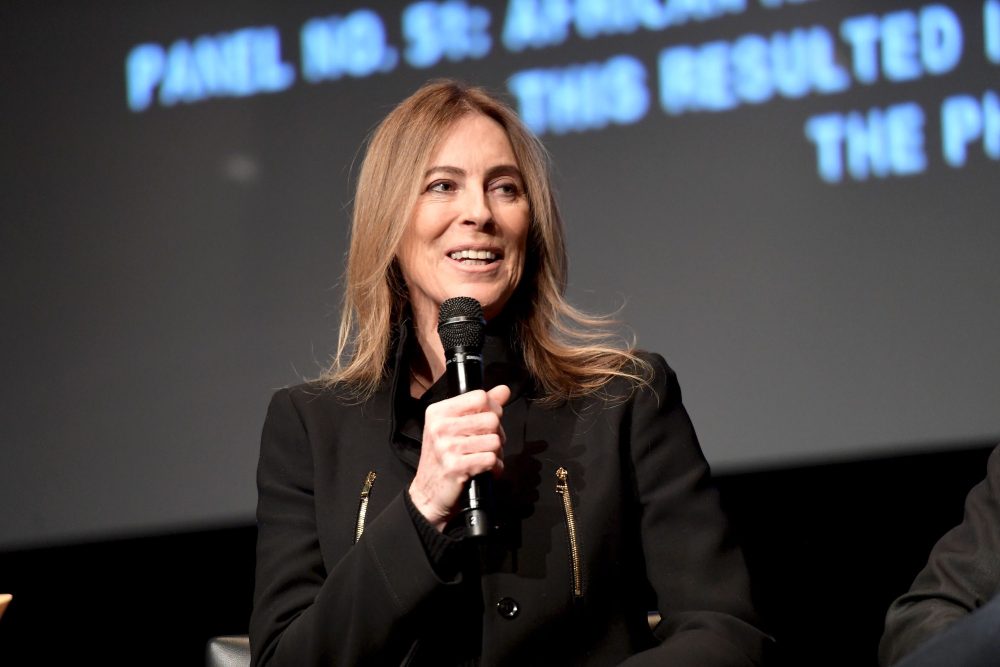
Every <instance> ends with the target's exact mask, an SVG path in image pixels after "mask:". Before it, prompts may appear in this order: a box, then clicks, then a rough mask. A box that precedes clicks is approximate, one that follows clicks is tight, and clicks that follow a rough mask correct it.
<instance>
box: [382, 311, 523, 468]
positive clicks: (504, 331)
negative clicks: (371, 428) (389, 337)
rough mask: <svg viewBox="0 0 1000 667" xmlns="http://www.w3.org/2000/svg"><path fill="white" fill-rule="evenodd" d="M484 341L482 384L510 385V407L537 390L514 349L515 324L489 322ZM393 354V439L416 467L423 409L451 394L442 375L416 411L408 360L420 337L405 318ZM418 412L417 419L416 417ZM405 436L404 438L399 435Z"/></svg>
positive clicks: (399, 452) (491, 385)
mask: <svg viewBox="0 0 1000 667" xmlns="http://www.w3.org/2000/svg"><path fill="white" fill-rule="evenodd" d="M485 334H486V335H485V338H484V342H483V362H484V367H483V384H484V386H485V388H486V389H491V388H493V387H495V386H497V385H498V384H506V385H507V386H509V387H510V390H511V397H510V401H508V406H509V405H511V404H513V403H514V402H515V401H518V400H520V399H521V398H522V397H524V396H530V395H531V394H532V393H533V391H534V383H532V382H531V377H530V375H529V374H528V371H527V368H525V366H524V362H523V360H522V358H521V355H520V354H519V353H518V352H517V351H516V349H515V342H514V336H513V335H512V334H513V327H512V326H511V325H510V324H509V323H508V322H506V321H505V320H503V318H497V319H495V320H493V321H491V322H490V323H489V324H487V325H486V331H485ZM393 338H394V343H393V344H394V347H395V349H394V350H393V353H392V355H391V357H390V359H391V362H390V363H391V364H392V366H391V368H390V378H391V380H390V394H389V396H390V397H391V406H392V408H391V412H390V414H391V417H390V422H391V442H392V443H393V445H394V448H395V449H396V452H397V454H398V455H399V456H400V458H402V459H403V460H404V461H406V462H408V463H411V464H412V465H413V467H414V468H416V465H417V462H418V461H419V443H420V439H421V436H422V434H423V422H424V419H423V411H424V409H425V408H426V405H428V404H430V403H434V402H436V401H440V400H443V399H444V398H446V397H447V396H448V387H447V378H446V377H445V376H442V377H440V378H439V379H438V381H437V382H435V383H434V384H433V385H432V386H431V387H430V388H429V389H428V390H427V392H426V393H425V394H424V396H423V397H421V399H418V400H420V402H421V403H422V405H421V406H420V408H419V409H417V410H414V408H413V407H412V403H413V401H414V400H415V399H413V398H412V397H411V396H410V365H409V359H410V358H411V357H412V355H414V354H418V353H419V352H418V351H417V340H416V336H415V335H414V334H413V322H412V320H410V319H405V320H403V322H401V323H400V325H399V326H398V327H397V328H396V330H395V332H394V335H393ZM414 412H416V418H414V416H413V415H414ZM400 436H402V437H400Z"/></svg>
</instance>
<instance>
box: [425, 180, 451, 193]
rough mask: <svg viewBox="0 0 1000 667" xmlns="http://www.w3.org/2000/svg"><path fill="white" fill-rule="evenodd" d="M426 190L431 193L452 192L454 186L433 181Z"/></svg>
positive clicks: (444, 182)
mask: <svg viewBox="0 0 1000 667" xmlns="http://www.w3.org/2000/svg"><path fill="white" fill-rule="evenodd" d="M427 189H428V190H429V191H431V192H452V191H453V190H454V189H455V184H454V183H452V182H450V181H435V182H434V183H431V184H430V185H429V186H428V187H427Z"/></svg>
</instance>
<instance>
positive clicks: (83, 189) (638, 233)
mask: <svg viewBox="0 0 1000 667" xmlns="http://www.w3.org/2000/svg"><path fill="white" fill-rule="evenodd" d="M0 36H2V42H0V52H2V58H0V74H2V76H0V81H2V96H0V100H2V101H0V105H2V114H3V115H2V117H3V131H2V132H0V156H2V157H0V160H2V173H0V176H2V183H3V198H2V202H0V213H2V231H0V235H2V236H0V271H2V277H3V289H2V294H3V297H2V298H3V320H4V325H3V327H2V328H0V337H2V345H0V350H2V355H3V369H4V373H3V384H4V388H3V399H2V401H0V429H2V431H0V436H2V440H3V444H2V447H3V456H2V462H0V549H2V548H14V547H19V546H26V545H38V544H47V543H56V542H66V541H76V540H87V539H95V538H101V537H105V536H112V535H119V534H134V533H137V532H144V533H149V532H157V531H166V530H175V529H181V528H190V527H199V526H210V525H221V524H230V523H234V522H246V521H251V520H252V513H253V507H254V501H255V488H254V480H253V477H254V468H255V465H256V456H257V448H258V437H259V433H260V427H261V423H262V420H263V417H264V411H265V408H266V405H267V401H268V397H269V396H270V394H271V392H272V391H273V390H274V389H276V388H278V387H281V386H284V385H287V384H291V383H295V382H298V381H300V380H302V379H303V378H311V377H315V376H316V375H317V374H318V373H319V371H320V369H321V368H322V367H323V365H324V364H326V363H327V361H328V359H329V354H330V353H331V351H332V348H333V346H334V342H335V331H336V326H337V315H336V314H337V311H338V307H339V300H340V291H339V287H338V281H339V279H340V276H341V272H342V269H343V257H344V252H345V249H346V243H347V238H348V226H349V217H350V207H351V191H352V183H353V179H354V176H355V174H356V169H357V165H358V161H359V159H360V147H361V145H362V143H363V141H364V139H365V137H366V136H367V135H368V134H369V132H370V131H371V130H372V128H373V127H374V125H375V124H376V123H377V122H378V121H379V119H380V118H382V117H383V116H384V115H385V114H386V113H387V112H388V111H389V110H390V109H391V108H392V106H393V105H394V104H395V103H397V102H398V101H399V100H401V99H402V98H403V97H405V96H406V95H407V94H408V93H409V92H411V91H412V90H414V89H415V88H416V87H417V86H418V85H420V84H421V83H423V82H424V81H426V80H428V79H431V78H435V77H456V78H459V79H462V80H465V81H468V82H472V83H476V84H480V85H484V86H487V87H489V88H491V89H493V90H495V91H498V92H500V93H502V94H504V95H506V96H507V98H508V99H509V100H510V102H511V103H512V104H513V105H514V106H515V107H516V108H517V109H518V110H519V111H520V113H521V114H522V116H523V118H524V119H525V120H526V121H527V123H528V124H529V125H530V126H531V127H532V128H533V129H534V130H535V131H536V132H537V133H538V134H539V135H540V136H541V137H542V139H543V140H544V142H545V143H546V145H547V146H548V148H549V149H550V151H551V153H552V157H553V160H554V164H555V174H556V180H557V183H558V188H559V193H560V196H561V202H562V206H563V212H564V214H565V220H566V225H567V229H568V236H569V252H570V256H571V287H570V295H571V297H572V300H573V301H574V302H575V303H577V304H578V305H581V306H583V307H586V308H589V309H592V310H597V311H605V312H606V311H612V310H617V309H620V313H619V314H620V317H621V318H622V319H623V320H624V321H626V322H628V324H629V325H630V326H631V330H632V331H634V332H635V334H636V335H637V337H638V342H639V344H640V345H641V346H642V347H644V348H647V349H651V350H655V351H658V352H661V353H662V354H664V355H665V356H666V357H667V359H668V361H669V362H670V363H671V364H672V365H673V366H674V368H675V369H676V370H677V372H678V374H679V376H680V380H681V385H682V387H683V390H684V398H685V402H686V404H687V406H688V409H689V410H690V412H691V414H692V417H693V419H694V421H695V425H696V427H697V429H698V432H699V434H700V436H701V439H702V443H703V446H704V449H705V452H706V454H707V456H708V457H709V459H710V461H711V463H712V464H713V466H714V467H715V469H716V470H722V471H737V470H747V469H753V468H756V469H761V468H769V467H780V466H783V465H791V464H802V463H808V462H814V461H826V460H834V459H838V460H839V459H847V458H857V457H865V456H870V455H876V454H879V455H883V454H886V453H888V452H892V451H903V450H915V449H921V448H938V447H947V446H955V445H962V444H968V443H982V442H989V441H991V440H993V439H997V438H1000V407H998V406H1000V383H998V380H997V378H998V377H1000V349H998V343H997V341H998V340H1000V308H998V307H997V304H998V303H1000V269H998V266H997V264H998V257H1000V225H998V214H997V201H998V197H997V192H998V178H997V176H998V174H1000V169H998V167H1000V162H998V161H1000V94H998V91H1000V0H986V1H985V2H982V1H969V2H964V1H959V0H950V1H948V2H937V3H935V2H928V3H918V2H890V1H888V0H886V1H878V2H875V1H867V2H850V1H841V2H837V1H835V0H812V1H808V0H798V1H793V0H628V1H622V2H620V1H617V0H615V1H612V0H509V1H508V2H502V1H495V2H483V1H480V0H447V1H444V2H411V3H403V2H399V3H396V2H393V3H381V4H375V3H369V4H360V3H355V2H346V3H344V2H336V3H335V2H318V1H317V2H289V3H273V2H263V1H256V2H228V3H225V2H213V3H202V2H173V3H163V2H152V1H149V0H144V1H141V2H139V1H130V2H101V3H98V2H72V3H70V2H54V1H41V2H33V3H28V2H9V3H4V5H3V8H2V9H0ZM400 213H401V214H403V212H402V211H401V212H400Z"/></svg>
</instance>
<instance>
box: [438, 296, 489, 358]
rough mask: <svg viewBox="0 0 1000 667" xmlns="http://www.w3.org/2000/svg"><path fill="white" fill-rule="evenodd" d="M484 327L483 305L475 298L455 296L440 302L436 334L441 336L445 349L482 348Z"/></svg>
mask: <svg viewBox="0 0 1000 667" xmlns="http://www.w3.org/2000/svg"><path fill="white" fill-rule="evenodd" d="M485 328H486V320H485V319H483V307H482V306H481V305H479V302H478V301H476V300H475V299H473V298H471V297H468V296H456V297H454V298H453V299H446V300H445V302H444V303H442V304H441V310H440V311H439V312H438V336H440V337H441V345H442V346H443V347H444V349H445V350H451V349H454V348H456V347H464V348H475V349H482V347H483V331H484V330H485Z"/></svg>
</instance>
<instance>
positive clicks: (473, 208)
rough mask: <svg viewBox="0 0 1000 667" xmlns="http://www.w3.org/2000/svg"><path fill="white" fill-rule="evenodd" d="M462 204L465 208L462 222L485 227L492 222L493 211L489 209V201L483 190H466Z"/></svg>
mask: <svg viewBox="0 0 1000 667" xmlns="http://www.w3.org/2000/svg"><path fill="white" fill-rule="evenodd" d="M463 206H464V207H465V210H464V211H463V221H462V224H465V225H475V226H477V227H485V226H486V225H489V224H491V223H492V222H493V211H492V210H491V209H490V201H489V199H488V197H487V196H486V193H485V192H479V191H476V190H471V189H470V190H467V191H466V197H465V198H464V201H463Z"/></svg>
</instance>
